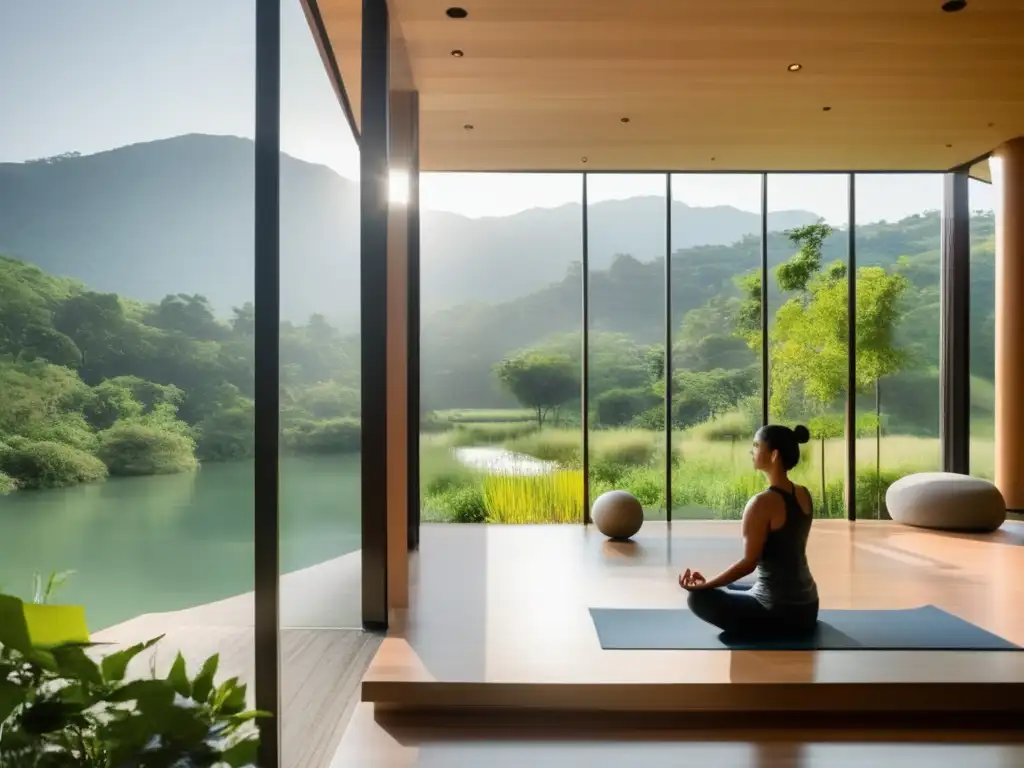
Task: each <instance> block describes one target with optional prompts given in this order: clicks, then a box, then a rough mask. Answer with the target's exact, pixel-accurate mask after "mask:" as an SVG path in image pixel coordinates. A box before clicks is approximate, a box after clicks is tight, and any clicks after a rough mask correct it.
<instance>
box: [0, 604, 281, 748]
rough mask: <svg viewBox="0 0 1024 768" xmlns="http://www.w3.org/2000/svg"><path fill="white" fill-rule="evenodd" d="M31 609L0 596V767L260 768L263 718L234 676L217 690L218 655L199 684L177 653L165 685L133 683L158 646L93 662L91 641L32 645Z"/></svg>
mask: <svg viewBox="0 0 1024 768" xmlns="http://www.w3.org/2000/svg"><path fill="white" fill-rule="evenodd" d="M25 607H26V605H25V604H24V603H22V601H21V600H19V599H18V598H16V597H12V596H9V595H0V765H4V766H6V765H12V766H18V768H22V767H24V768H65V766H71V765H74V766H79V767H80V768H178V767H179V766H190V767H191V766H196V767H197V768H198V767H199V766H215V765H217V766H222V765H226V766H233V767H235V768H240V767H242V766H254V765H255V761H256V753H257V747H258V744H259V732H258V730H257V729H256V727H255V724H254V721H255V719H256V718H258V717H261V716H263V713H260V712H256V711H252V710H248V709H247V708H246V686H245V685H243V684H241V683H239V681H238V679H237V678H232V679H230V680H226V681H224V682H222V683H220V684H219V685H217V684H216V683H215V680H214V677H215V675H216V673H217V666H218V661H219V658H218V656H212V657H210V658H209V659H207V660H206V662H205V663H204V664H203V665H202V668H201V669H200V670H199V672H198V673H197V674H196V675H195V677H190V676H189V675H188V672H187V670H186V665H185V660H184V658H183V657H182V656H181V654H178V656H177V658H176V660H175V662H174V664H173V666H172V667H171V670H170V672H169V673H168V674H167V676H166V677H158V676H156V674H155V673H153V674H152V675H151V677H149V678H145V679H127V677H126V673H127V669H128V665H129V663H130V662H131V660H132V659H134V658H135V657H136V656H138V655H139V654H140V653H142V652H144V651H146V650H147V649H149V648H151V647H152V646H153V645H155V644H156V643H157V642H159V640H160V639H161V638H159V637H157V638H154V639H152V640H149V641H148V642H145V643H139V644H137V645H134V646H132V647H130V648H126V649H124V650H121V651H117V652H115V653H111V654H109V655H107V656H105V657H103V658H102V659H100V660H99V661H96V660H95V659H94V658H93V657H92V655H90V654H89V653H87V651H88V650H90V648H92V646H90V645H89V644H87V643H76V642H66V643H61V644H57V645H52V646H49V647H45V648H44V647H40V646H38V645H35V644H34V643H33V641H32V637H31V633H30V630H29V626H28V622H27V621H26V619H25V616H26V613H25V610H24V609H25ZM29 613H31V611H29Z"/></svg>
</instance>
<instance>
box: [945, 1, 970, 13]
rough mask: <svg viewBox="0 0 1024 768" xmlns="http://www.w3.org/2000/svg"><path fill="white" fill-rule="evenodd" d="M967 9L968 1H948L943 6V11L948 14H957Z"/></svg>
mask: <svg viewBox="0 0 1024 768" xmlns="http://www.w3.org/2000/svg"><path fill="white" fill-rule="evenodd" d="M966 7H967V0H946V2H944V3H943V4H942V10H944V11H945V12H946V13H956V12H957V11H962V10H963V9H964V8H966Z"/></svg>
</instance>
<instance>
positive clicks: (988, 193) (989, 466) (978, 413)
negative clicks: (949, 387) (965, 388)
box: [968, 179, 996, 480]
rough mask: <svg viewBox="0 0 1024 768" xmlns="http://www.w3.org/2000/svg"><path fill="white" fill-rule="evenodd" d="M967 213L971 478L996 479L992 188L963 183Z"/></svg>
mask: <svg viewBox="0 0 1024 768" xmlns="http://www.w3.org/2000/svg"><path fill="white" fill-rule="evenodd" d="M968 185H969V191H968V194H969V196H970V209H971V298H970V311H971V342H970V344H971V353H970V354H971V455H970V462H971V474H972V475H976V476H978V477H985V478H988V479H989V480H992V479H994V478H995V406H996V402H995V386H994V382H995V376H996V362H995V361H996V343H995V334H996V315H995V312H996V281H995V260H996V252H995V212H994V209H995V199H994V195H993V191H992V185H991V184H986V183H985V182H982V181H976V180H974V179H971V180H970V182H968Z"/></svg>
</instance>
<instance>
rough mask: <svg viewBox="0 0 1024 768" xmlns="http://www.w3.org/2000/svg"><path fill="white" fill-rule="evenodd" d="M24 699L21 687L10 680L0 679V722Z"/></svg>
mask: <svg viewBox="0 0 1024 768" xmlns="http://www.w3.org/2000/svg"><path fill="white" fill-rule="evenodd" d="M24 700H25V693H24V691H22V689H21V687H20V686H18V685H15V684H14V683H12V682H11V681H10V680H0V724H2V723H3V722H4V721H5V720H6V719H7V718H8V717H10V716H11V713H12V712H13V711H14V710H15V709H17V708H18V706H19V705H20V704H21V703H22V702H23V701H24Z"/></svg>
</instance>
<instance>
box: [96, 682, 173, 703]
mask: <svg viewBox="0 0 1024 768" xmlns="http://www.w3.org/2000/svg"><path fill="white" fill-rule="evenodd" d="M107 701H110V702H121V701H136V702H138V703H139V706H140V708H141V707H145V706H152V705H155V706H170V705H171V704H172V703H173V701H174V689H173V688H171V686H170V685H168V684H167V681H166V680H132V681H131V682H130V683H126V684H125V685H122V686H121V687H120V688H115V689H114V690H113V691H112V692H111V693H110V694H109V695H108V696H107Z"/></svg>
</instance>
